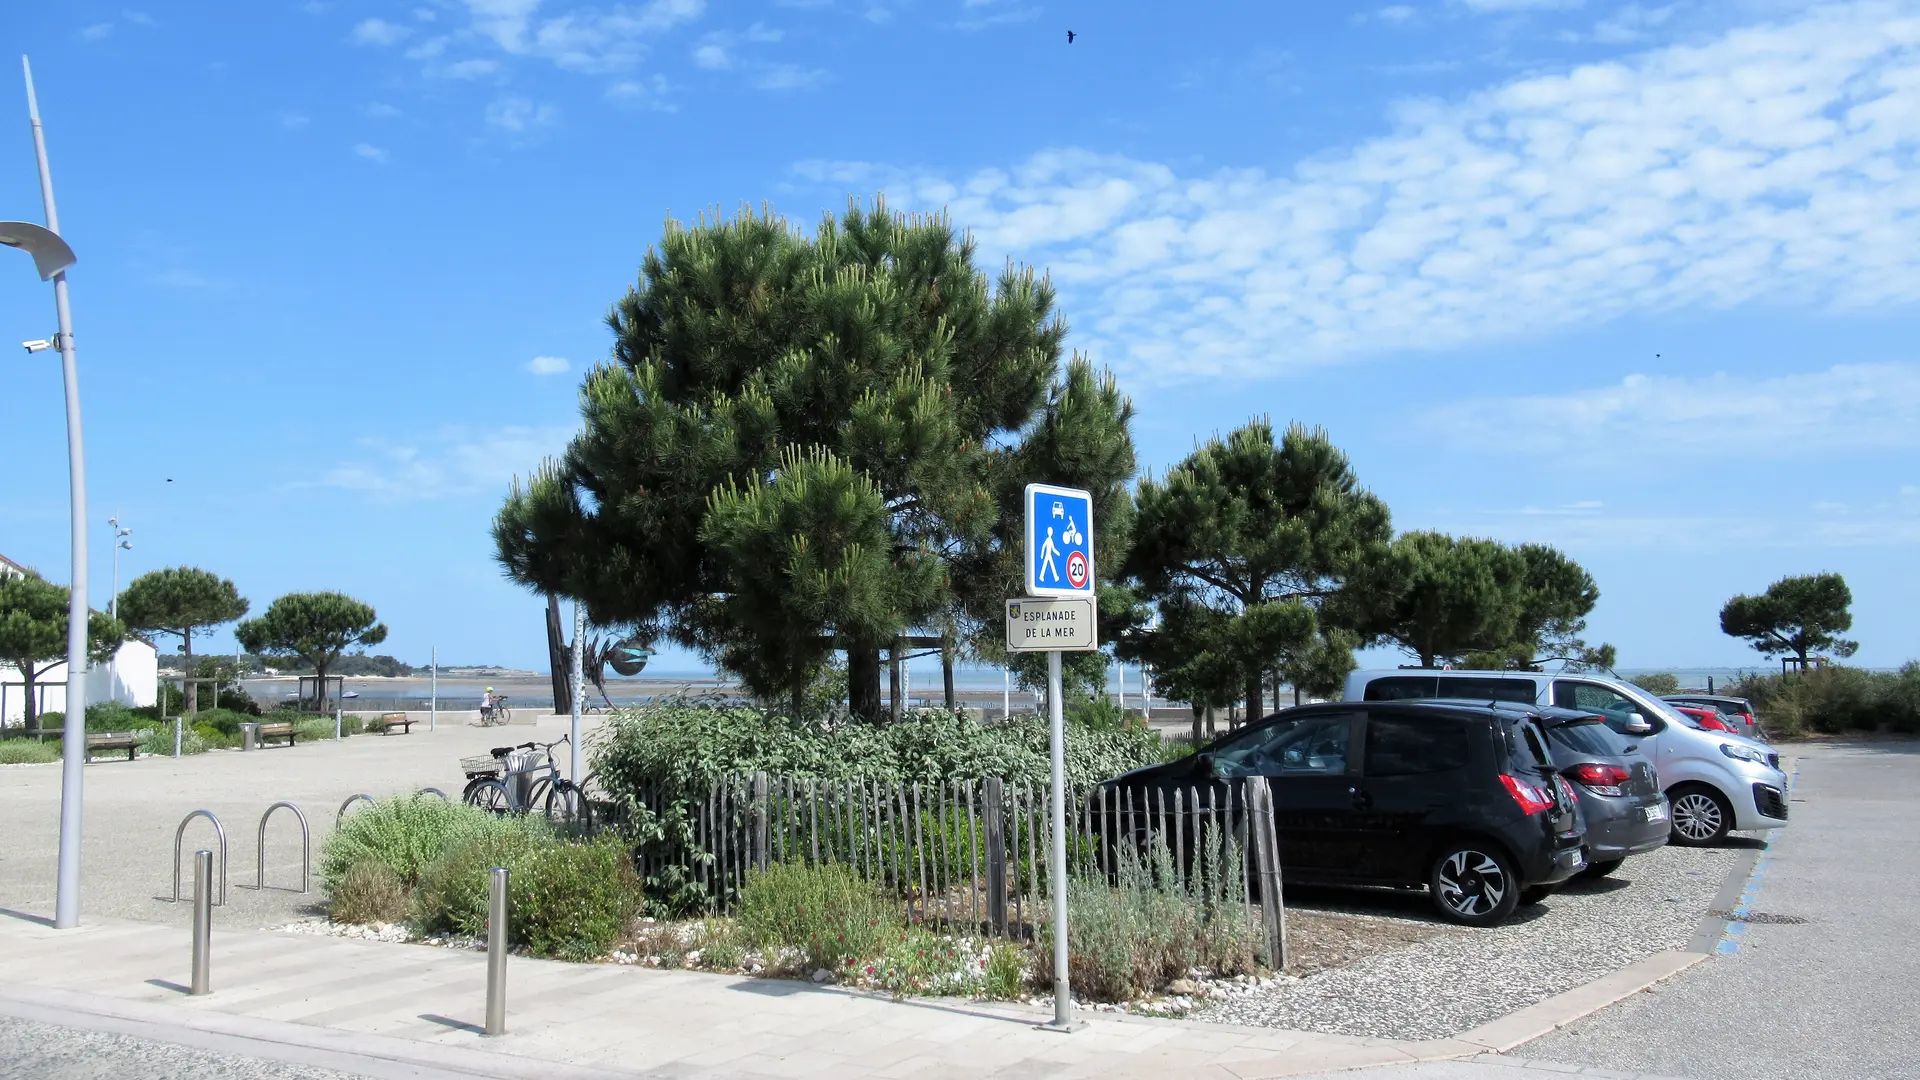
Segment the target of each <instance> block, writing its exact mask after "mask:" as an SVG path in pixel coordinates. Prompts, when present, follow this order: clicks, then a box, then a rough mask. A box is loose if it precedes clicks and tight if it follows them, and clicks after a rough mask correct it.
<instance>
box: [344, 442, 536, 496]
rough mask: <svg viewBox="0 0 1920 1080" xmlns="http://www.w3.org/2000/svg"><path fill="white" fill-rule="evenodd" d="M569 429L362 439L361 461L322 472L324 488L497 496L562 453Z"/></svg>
mask: <svg viewBox="0 0 1920 1080" xmlns="http://www.w3.org/2000/svg"><path fill="white" fill-rule="evenodd" d="M572 436H573V430H572V429H571V428H561V427H548V428H537V427H520V426H507V427H503V428H499V429H497V430H493V431H488V432H484V433H476V432H473V431H471V430H468V429H465V428H459V427H448V428H443V429H441V430H440V431H438V432H435V433H433V434H432V435H430V436H428V440H429V441H426V442H404V443H402V442H394V441H391V440H388V439H362V440H360V446H361V447H362V449H363V450H364V451H365V454H364V456H363V457H362V459H361V460H357V461H348V462H342V463H341V464H339V465H336V466H334V467H332V468H330V469H328V470H327V471H326V472H325V473H323V474H322V476H321V480H320V482H321V483H322V484H324V485H326V486H328V487H337V488H345V489H347V490H350V491H359V492H364V493H365V494H367V495H368V496H370V497H372V498H374V499H376V500H378V501H380V502H417V501H427V500H433V499H443V498H459V497H463V496H469V495H475V494H487V495H492V496H494V497H496V498H497V497H498V496H500V495H501V494H504V493H505V491H506V489H507V485H508V484H509V483H511V482H512V480H513V478H514V477H515V476H524V475H526V474H528V473H530V472H532V471H533V469H534V468H536V467H537V466H538V465H539V464H540V463H541V461H543V460H545V459H546V458H549V457H553V456H556V455H558V454H559V453H560V452H561V451H563V450H565V449H566V445H567V440H568V439H570V438H571V437H572Z"/></svg>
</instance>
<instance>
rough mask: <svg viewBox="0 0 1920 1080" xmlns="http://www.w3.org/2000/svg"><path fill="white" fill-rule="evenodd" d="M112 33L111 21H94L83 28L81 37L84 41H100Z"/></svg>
mask: <svg viewBox="0 0 1920 1080" xmlns="http://www.w3.org/2000/svg"><path fill="white" fill-rule="evenodd" d="M111 33H113V24H112V23H110V22H103V23H94V24H92V25H91V26H87V27H84V28H82V29H81V31H80V38H81V40H83V41H99V40H100V39H101V38H104V37H106V36H107V35H109V34H111Z"/></svg>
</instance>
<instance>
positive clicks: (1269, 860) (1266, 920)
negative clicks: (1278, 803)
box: [1247, 776, 1287, 971]
mask: <svg viewBox="0 0 1920 1080" xmlns="http://www.w3.org/2000/svg"><path fill="white" fill-rule="evenodd" d="M1247 816H1248V817H1249V818H1250V819H1251V822H1250V824H1251V828H1249V829H1248V833H1249V834H1250V835H1249V837H1248V839H1249V840H1250V841H1251V842H1252V843H1251V846H1252V848H1253V865H1254V871H1255V874H1256V876H1257V877H1258V878H1259V880H1260V928H1261V930H1263V931H1264V932H1265V935H1266V944H1267V963H1268V964H1269V965H1271V966H1272V967H1273V970H1275V971H1285V970H1286V969H1287V909H1286V904H1285V902H1284V901H1283V900H1282V897H1281V894H1280V840H1279V834H1278V832H1277V831H1276V829H1275V826H1274V814H1273V791H1272V789H1271V788H1269V787H1268V786H1267V778H1266V777H1264V776H1249V777H1247Z"/></svg>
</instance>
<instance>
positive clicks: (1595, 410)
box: [1422, 364, 1920, 462]
mask: <svg viewBox="0 0 1920 1080" xmlns="http://www.w3.org/2000/svg"><path fill="white" fill-rule="evenodd" d="M1422 424H1423V426H1424V427H1425V428H1426V432H1427V435H1428V437H1430V438H1438V439H1445V440H1448V441H1452V442H1455V443H1458V444H1464V445H1467V446H1472V447H1477V448H1479V449H1484V450H1490V451H1495V452H1507V453H1516V454H1524V455H1526V456H1529V457H1539V456H1553V457H1568V458H1589V457H1590V458H1596V459H1605V460H1607V461H1613V462H1618V461H1621V460H1624V459H1627V458H1657V459H1659V460H1661V461H1672V460H1674V459H1676V458H1682V457H1684V458H1690V459H1700V458H1707V459H1727V458H1733V459H1745V460H1764V459H1768V458H1779V459H1801V460H1804V459H1805V458H1806V456H1807V454H1808V453H1809V451H1814V452H1817V453H1818V454H1820V455H1821V456H1823V457H1831V456H1837V455H1843V454H1848V453H1877V452H1884V451H1888V450H1911V449H1920V364H1838V365H1835V366H1834V367H1831V368H1828V369H1827V370H1825V371H1817V372H1808V373H1805V374H1797V375H1779V376H1774V377H1771V378H1755V377H1747V376H1738V375H1728V374H1725V373H1720V374H1715V375H1711V376H1708V377H1706V378H1678V377H1673V376H1665V375H1629V376H1627V377H1626V378H1625V379H1624V380H1622V381H1621V382H1619V383H1617V384H1615V385H1613V386H1602V387H1595V388H1593V389H1591V390H1581V391H1575V392H1573V393H1567V394H1538V395H1527V396H1520V397H1507V398H1497V399H1492V400H1481V401H1469V402H1460V403H1456V404H1452V405H1443V406H1440V407H1438V408H1429V409H1427V410H1425V413H1424V419H1423V422H1422ZM1516 433H1518V435H1519V437H1516Z"/></svg>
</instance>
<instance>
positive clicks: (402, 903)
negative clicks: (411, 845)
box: [327, 862, 411, 923]
mask: <svg viewBox="0 0 1920 1080" xmlns="http://www.w3.org/2000/svg"><path fill="white" fill-rule="evenodd" d="M327 899H328V901H329V911H328V914H329V916H330V917H331V918H332V919H333V921H334V922H341V923H392V922H401V921H403V920H405V919H406V918H407V916H408V915H409V914H410V913H411V906H410V904H409V902H408V897H407V887H406V885H405V884H403V883H402V882H401V881H400V878H399V877H398V876H397V875H396V874H394V872H393V871H392V870H390V869H388V868H387V866H386V864H385V863H377V862H358V863H354V864H353V865H352V866H349V867H347V870H346V873H344V874H341V875H340V877H339V880H337V881H335V882H334V884H333V887H332V889H331V890H329V892H328V897H327Z"/></svg>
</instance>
